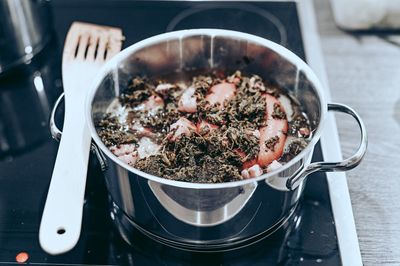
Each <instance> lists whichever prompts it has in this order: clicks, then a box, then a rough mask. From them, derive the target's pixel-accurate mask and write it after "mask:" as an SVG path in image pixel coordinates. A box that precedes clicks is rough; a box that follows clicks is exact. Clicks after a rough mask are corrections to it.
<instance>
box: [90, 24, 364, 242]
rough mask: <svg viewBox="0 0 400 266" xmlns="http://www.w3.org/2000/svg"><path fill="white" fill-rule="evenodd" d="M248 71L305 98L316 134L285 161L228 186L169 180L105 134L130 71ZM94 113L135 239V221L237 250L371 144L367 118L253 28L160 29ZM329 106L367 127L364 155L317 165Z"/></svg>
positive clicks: (111, 80) (123, 227) (136, 51)
mask: <svg viewBox="0 0 400 266" xmlns="http://www.w3.org/2000/svg"><path fill="white" fill-rule="evenodd" d="M193 69H200V70H201V69H207V70H209V69H220V70H225V71H234V70H236V69H241V70H242V71H244V72H247V73H255V74H258V75H260V76H261V77H263V78H264V79H267V80H272V81H274V82H276V83H278V85H280V86H281V87H283V88H284V89H285V90H287V91H288V92H289V93H290V94H291V95H293V96H294V97H295V98H296V99H298V101H299V103H300V104H301V106H302V107H303V108H304V111H305V112H306V113H307V114H308V116H309V118H310V121H311V127H312V130H313V138H312V140H311V141H310V143H309V145H308V146H307V147H306V148H305V149H304V150H303V151H302V152H301V153H300V154H299V155H297V156H296V157H295V158H294V159H292V160H291V161H290V162H288V163H287V164H285V165H284V166H283V167H281V168H279V169H277V170H275V171H273V172H271V173H268V174H264V175H262V176H260V177H257V178H253V179H248V180H243V181H238V182H230V183H222V184H195V183H186V182H178V181H171V180H167V179H163V178H160V177H157V176H152V175H149V174H147V173H144V172H141V171H139V170H137V169H135V168H133V167H131V166H129V165H127V164H125V163H124V162H122V161H120V160H119V159H117V157H115V156H114V155H113V154H112V153H111V152H110V151H109V150H108V149H107V147H106V146H105V145H104V144H103V143H102V142H101V140H100V138H99V137H98V135H97V133H96V129H95V126H94V124H95V121H97V120H98V119H100V118H101V117H102V116H103V115H104V113H105V112H106V108H107V107H108V105H109V104H110V103H111V101H112V100H113V99H114V98H115V97H117V96H118V95H119V94H120V92H121V90H122V89H123V88H124V87H125V86H126V85H127V83H128V81H129V80H130V78H131V77H132V76H135V75H147V76H154V75H155V76H158V75H161V74H166V73H171V72H176V73H177V75H178V76H179V78H180V79H182V80H187V79H189V78H190V77H188V76H187V75H186V70H193ZM86 104H87V106H86V117H87V122H88V127H89V129H90V131H91V134H92V137H93V140H94V142H95V143H96V145H97V146H98V148H99V149H100V150H101V152H98V153H103V154H104V155H105V158H106V161H105V163H106V164H107V167H106V165H105V163H103V166H104V168H107V169H106V170H105V171H104V174H105V178H106V183H107V187H108V190H109V193H110V196H111V199H112V212H111V218H112V219H113V220H114V221H115V223H116V225H117V227H118V229H119V230H120V232H121V234H122V236H123V237H124V238H125V239H126V240H127V241H128V242H129V239H130V234H131V230H132V228H136V229H139V230H140V231H142V232H143V233H145V234H146V235H148V236H150V237H152V238H154V239H156V240H159V241H162V242H164V243H166V244H171V245H174V246H176V247H181V248H189V249H198V250H213V249H221V248H232V247H235V246H238V245H242V244H244V243H248V242H249V241H252V240H253V239H256V238H258V237H259V236H261V235H268V234H270V233H272V232H273V231H274V230H276V229H277V228H278V227H280V226H281V225H282V224H284V223H285V221H286V220H287V219H288V218H289V217H290V215H291V214H292V213H293V211H294V209H295V207H296V205H297V203H298V201H299V198H300V196H301V194H302V191H303V187H304V182H305V177H306V176H307V175H308V174H310V173H312V172H315V171H345V170H348V169H351V168H353V167H355V166H357V165H358V164H359V163H360V161H361V159H362V158H363V156H364V154H365V151H366V148H367V136H366V132H365V128H364V125H363V122H362V121H361V119H360V117H359V116H358V115H357V114H356V113H355V112H354V111H353V110H352V109H351V108H349V107H347V106H345V105H341V104H327V103H326V100H325V97H324V95H323V89H322V85H321V83H320V82H319V80H318V78H317V77H316V76H315V74H314V73H313V71H312V70H311V69H310V68H309V67H308V66H307V65H306V64H305V63H304V62H303V61H302V60H301V59H300V58H298V57H297V56H296V55H295V54H293V53H292V52H290V51H289V50H287V49H285V48H284V47H282V46H280V45H278V44H276V43H273V42H271V41H268V40H265V39H263V38H259V37H256V36H253V35H249V34H245V33H240V32H234V31H227V30H215V29H198V30H185V31H177V32H171V33H166V34H161V35H158V36H155V37H152V38H149V39H146V40H144V41H141V42H139V43H136V44H134V45H132V46H130V47H128V48H127V49H125V50H123V51H122V52H121V53H119V54H118V55H117V56H115V58H113V59H112V60H111V61H110V62H108V63H107V64H106V65H105V66H104V67H103V69H102V71H101V73H100V74H99V75H98V76H97V78H96V80H95V81H94V82H93V85H92V87H91V89H90V92H89V93H88V98H87V103H86ZM327 111H338V112H343V113H347V114H349V115H351V116H352V117H354V118H355V120H356V121H357V123H358V125H359V128H360V130H361V142H360V143H361V144H360V146H359V148H358V150H357V151H356V153H355V154H354V155H353V156H351V157H350V158H348V159H346V160H343V161H341V162H317V163H311V164H310V161H311V156H312V153H313V148H314V146H315V144H316V143H317V141H318V140H319V138H320V135H321V131H322V130H323V122H324V120H325V119H326V116H327Z"/></svg>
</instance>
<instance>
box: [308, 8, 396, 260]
mask: <svg viewBox="0 0 400 266" xmlns="http://www.w3.org/2000/svg"><path fill="white" fill-rule="evenodd" d="M314 5H315V9H316V11H317V14H316V15H317V21H318V27H319V29H318V30H319V33H320V38H321V45H322V50H323V56H324V59H325V64H326V71H327V74H328V81H329V86H330V90H331V94H332V99H333V101H336V102H340V103H344V104H348V105H350V106H351V107H353V108H354V109H356V110H357V111H358V113H359V114H360V115H361V116H362V118H363V120H364V122H365V124H366V127H367V130H368V134H369V147H368V152H367V154H366V156H365V159H364V161H363V162H362V163H361V165H360V166H359V167H357V168H356V169H354V170H352V171H349V172H348V173H347V178H348V184H349V189H350V196H351V200H352V206H353V212H354V218H355V223H356V227H357V233H358V238H359V242H360V248H361V254H362V257H363V262H364V264H365V265H366V266H368V265H400V226H399V224H400V193H399V190H400V174H399V172H400V125H399V124H400V45H395V44H392V43H390V42H388V41H387V40H385V38H384V37H382V36H378V35H377V34H372V33H365V34H351V33H346V32H344V31H341V30H339V29H338V28H337V27H336V26H335V23H334V20H333V15H332V11H331V8H330V3H329V1H327V0H324V1H321V0H316V1H314ZM392 37H393V36H392ZM394 37H395V38H396V37H397V38H399V40H400V34H399V35H398V36H394ZM399 42H400V41H399ZM336 119H337V123H338V128H339V135H340V140H341V148H342V151H343V154H344V156H345V155H346V154H347V155H349V154H351V152H352V151H354V150H355V148H356V146H357V143H358V130H356V126H355V124H354V122H353V121H352V120H350V119H346V118H345V117H344V116H343V117H342V116H336Z"/></svg>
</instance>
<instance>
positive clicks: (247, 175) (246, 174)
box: [240, 169, 250, 179]
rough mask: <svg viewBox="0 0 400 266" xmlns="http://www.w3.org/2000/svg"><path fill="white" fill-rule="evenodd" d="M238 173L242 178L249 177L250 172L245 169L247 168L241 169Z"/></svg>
mask: <svg viewBox="0 0 400 266" xmlns="http://www.w3.org/2000/svg"><path fill="white" fill-rule="evenodd" d="M240 174H241V175H242V177H243V178H244V179H249V178H250V173H249V170H247V169H243V170H242V172H241V173H240Z"/></svg>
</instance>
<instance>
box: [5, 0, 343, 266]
mask: <svg viewBox="0 0 400 266" xmlns="http://www.w3.org/2000/svg"><path fill="white" fill-rule="evenodd" d="M52 4H53V11H54V28H55V33H54V38H53V40H52V41H51V42H50V43H49V44H48V45H47V46H46V48H45V50H44V51H43V52H41V53H40V54H38V55H37V56H35V57H34V58H33V60H32V62H30V64H27V65H23V66H20V67H18V68H16V69H13V70H12V71H10V72H8V73H5V74H4V75H2V76H0V264H11V263H15V262H16V256H18V255H19V257H18V258H19V259H20V258H21V256H25V258H26V255H28V258H27V262H28V263H31V264H39V265H45V264H49V265H59V264H63V265H82V264H93V265H204V264H207V265H321V264H322V265H340V264H341V259H340V251H339V245H338V241H337V234H336V228H335V221H334V218H333V213H332V208H331V201H330V197H329V189H328V185H327V180H326V175H325V174H323V173H315V174H312V176H310V177H309V178H308V181H307V185H306V187H305V191H304V195H303V198H302V199H301V202H300V205H299V207H298V208H297V211H296V213H295V215H294V216H293V217H292V222H291V224H290V225H289V227H287V228H282V229H281V230H278V231H277V232H276V233H274V234H273V235H272V236H270V237H268V238H266V239H264V240H262V241H260V242H258V243H256V244H254V245H251V246H249V247H246V248H242V249H239V250H234V251H227V252H219V253H198V252H187V251H181V250H176V249H173V248H170V247H167V246H164V245H161V244H158V243H156V242H154V241H153V240H150V239H148V238H146V237H145V236H143V235H141V234H140V233H139V232H137V235H136V236H135V239H136V241H135V243H134V246H133V247H131V246H129V245H127V244H126V243H125V242H124V241H123V240H122V239H121V238H120V236H119V235H118V233H117V232H116V231H115V230H114V229H113V227H112V224H111V221H110V218H109V211H108V196H107V191H106V188H105V184H104V179H103V177H102V174H101V171H100V169H99V165H98V164H97V161H96V159H95V157H94V156H92V157H91V159H90V167H89V174H88V181H87V187H86V195H85V205H84V214H83V227H82V234H81V238H80V240H79V242H78V244H77V246H76V247H75V248H74V249H73V250H72V251H70V252H68V253H66V254H63V255H59V256H50V255H48V254H46V253H45V252H44V251H43V250H42V249H41V248H40V246H39V240H38V230H39V224H40V219H41V214H42V211H43V207H44V203H45V200H46V195H47V189H48V186H49V182H50V178H51V173H52V168H53V165H54V161H55V156H56V153H57V142H56V141H55V140H53V139H52V138H51V136H50V133H49V130H48V118H49V114H50V111H51V108H52V106H53V104H54V102H55V100H56V98H57V97H58V95H59V94H60V93H61V92H62V82H61V74H60V72H61V71H60V69H61V68H60V58H61V54H60V51H61V48H62V45H61V44H62V43H63V42H64V38H65V35H66V32H67V30H68V28H69V26H70V24H71V23H72V22H73V21H76V20H78V21H87V22H91V23H98V24H104V25H111V26H117V27H121V28H122V29H123V32H124V35H125V36H126V40H125V43H124V45H125V47H126V46H129V45H130V44H132V43H134V42H137V41H139V40H142V39H144V38H147V37H150V36H152V35H155V34H159V33H163V32H165V31H171V30H178V29H186V28H225V29H231V30H239V31H243V32H248V33H251V34H255V35H259V36H261V37H264V38H267V39H270V40H272V41H275V42H277V43H280V44H282V45H284V46H286V47H287V48H288V49H290V50H292V51H293V52H295V53H296V54H297V55H298V56H300V57H301V58H303V59H305V53H304V47H303V42H302V37H301V31H300V25H299V18H298V14H297V10H296V4H295V3H292V2H246V3H245V2H234V3H233V2H212V3H211V2H175V1H174V2H167V1H162V2H158V1H150V2H145V1H118V0H116V1H104V0H101V1H93V0H84V1H77V0H73V1H61V0H54V1H53V2H52ZM59 119H61V120H62V117H60V118H59ZM321 159H322V153H321V148H320V145H317V147H316V149H315V152H314V160H321ZM21 252H24V253H21ZM25 253H26V254H25ZM21 254H22V255H21Z"/></svg>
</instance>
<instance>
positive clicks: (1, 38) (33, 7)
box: [0, 0, 52, 73]
mask: <svg viewBox="0 0 400 266" xmlns="http://www.w3.org/2000/svg"><path fill="white" fill-rule="evenodd" d="M0 18H1V23H0V73H2V72H4V71H6V70H8V69H10V68H12V67H14V66H16V65H18V64H20V63H23V62H28V61H29V60H31V59H32V57H33V56H34V55H35V54H37V53H38V52H39V51H41V50H42V49H43V47H44V46H45V45H46V44H47V43H48V41H49V40H50V35H51V30H52V23H51V9H50V3H49V1H46V0H36V1H32V0H28V1H27V0H2V1H0Z"/></svg>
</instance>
